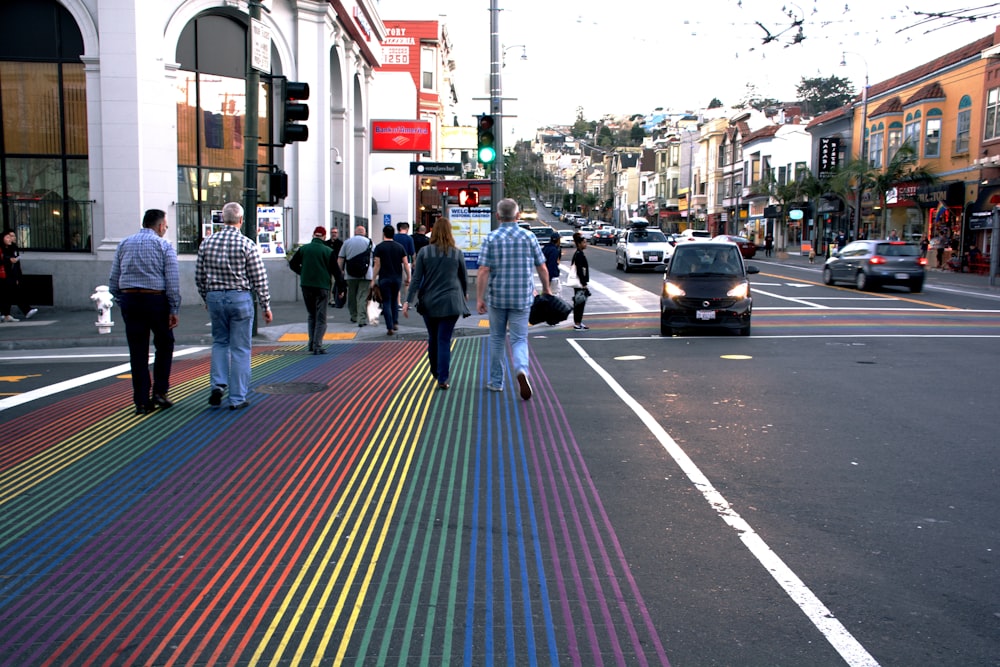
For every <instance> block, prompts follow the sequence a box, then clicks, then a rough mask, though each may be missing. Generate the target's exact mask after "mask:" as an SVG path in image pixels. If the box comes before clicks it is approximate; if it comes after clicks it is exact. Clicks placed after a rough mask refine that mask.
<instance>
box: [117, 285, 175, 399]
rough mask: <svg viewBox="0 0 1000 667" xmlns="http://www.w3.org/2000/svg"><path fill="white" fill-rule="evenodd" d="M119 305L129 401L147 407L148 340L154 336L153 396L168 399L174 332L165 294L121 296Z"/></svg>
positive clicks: (148, 397)
mask: <svg viewBox="0 0 1000 667" xmlns="http://www.w3.org/2000/svg"><path fill="white" fill-rule="evenodd" d="M118 305H119V306H120V307H121V309H122V319H124V320H125V338H126V340H128V356H129V364H130V365H131V367H132V400H133V401H134V402H135V404H136V405H149V403H150V382H149V336H150V334H152V335H153V348H154V349H155V350H156V356H155V357H154V358H153V383H152V390H153V393H154V394H162V395H164V396H166V395H167V390H168V389H170V364H171V363H172V361H173V357H174V332H173V329H171V328H170V304H169V303H167V295H166V294H123V295H122V298H121V299H120V300H119V303H118Z"/></svg>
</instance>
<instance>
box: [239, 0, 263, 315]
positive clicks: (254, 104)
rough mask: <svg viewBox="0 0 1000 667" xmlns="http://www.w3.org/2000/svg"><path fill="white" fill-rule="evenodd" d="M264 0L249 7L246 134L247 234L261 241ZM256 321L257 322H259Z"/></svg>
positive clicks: (245, 202) (245, 193) (245, 199)
mask: <svg viewBox="0 0 1000 667" xmlns="http://www.w3.org/2000/svg"><path fill="white" fill-rule="evenodd" d="M260 6H261V3H260V0H249V3H248V4H247V8H248V12H249V14H250V23H251V25H248V26H247V47H246V59H247V89H246V100H247V106H246V131H245V132H244V135H243V156H244V157H243V163H244V169H243V233H244V234H246V235H247V236H248V237H250V238H252V239H254V240H256V239H257V148H258V146H259V141H260V121H259V118H258V113H259V99H258V97H259V91H260V73H259V72H257V70H256V69H254V67H253V58H252V54H253V22H254V21H259V20H260ZM255 321H256V320H255Z"/></svg>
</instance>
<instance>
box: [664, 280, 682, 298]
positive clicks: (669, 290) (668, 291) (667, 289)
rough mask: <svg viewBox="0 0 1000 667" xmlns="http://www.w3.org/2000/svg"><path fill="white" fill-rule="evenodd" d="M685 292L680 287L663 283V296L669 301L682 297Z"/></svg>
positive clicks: (670, 283)
mask: <svg viewBox="0 0 1000 667" xmlns="http://www.w3.org/2000/svg"><path fill="white" fill-rule="evenodd" d="M684 294H685V292H684V290H682V289H681V287H680V285H677V284H676V283H672V282H665V283H663V295H664V296H665V297H667V298H669V299H677V298H679V297H682V296H684Z"/></svg>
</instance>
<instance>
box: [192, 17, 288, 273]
mask: <svg viewBox="0 0 1000 667" xmlns="http://www.w3.org/2000/svg"><path fill="white" fill-rule="evenodd" d="M246 32H247V29H246V25H245V24H243V23H242V22H239V21H235V20H233V19H231V18H229V17H227V16H217V15H211V14H208V15H201V16H199V17H198V18H196V19H194V20H192V21H191V22H190V23H188V25H187V26H186V27H185V28H184V30H183V31H182V32H181V36H180V39H179V40H178V42H177V50H176V53H175V58H176V61H177V62H178V63H180V69H179V70H178V72H177V78H176V80H175V88H174V94H175V102H176V105H177V205H176V224H175V226H176V229H177V252H178V253H187V254H193V253H196V252H198V246H199V244H200V243H201V239H202V236H203V232H204V231H205V230H206V228H209V229H210V227H209V225H210V224H211V222H212V212H213V211H217V210H219V209H221V208H222V206H223V205H224V204H225V203H226V202H229V201H241V200H242V199H243V190H244V183H243V181H244V160H245V155H244V150H243V132H244V119H245V118H246V108H245V105H244V102H243V101H244V100H245V99H246V79H245V76H246V56H245V52H246V49H245V44H246ZM271 62H272V63H277V62H279V61H278V57H277V55H276V53H275V51H274V49H273V47H272V51H271ZM261 78H262V79H263V78H264V77H261ZM269 92H270V90H269V86H268V85H267V84H266V83H265V82H264V81H261V85H260V88H259V90H258V96H259V98H258V99H259V107H258V114H259V118H260V125H259V129H260V131H259V134H260V147H259V149H258V152H257V162H258V164H262V165H263V164H272V163H274V162H275V160H274V159H273V157H272V155H273V154H272V152H271V149H270V147H269V146H268V144H269V143H271V137H270V127H271V122H270V118H269V116H268V109H269V108H270V104H269ZM257 190H258V192H260V193H269V190H268V178H267V174H265V173H264V172H260V173H259V174H258V178H257ZM261 199H262V200H263V199H264V197H261Z"/></svg>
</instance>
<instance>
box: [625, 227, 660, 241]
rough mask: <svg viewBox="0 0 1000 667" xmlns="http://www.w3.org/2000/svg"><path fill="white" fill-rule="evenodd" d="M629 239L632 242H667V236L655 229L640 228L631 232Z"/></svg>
mask: <svg viewBox="0 0 1000 667" xmlns="http://www.w3.org/2000/svg"><path fill="white" fill-rule="evenodd" d="M628 240H629V241H631V242H632V243H666V242H667V237H666V236H664V235H663V232H660V231H657V230H655V229H640V230H636V231H634V232H632V233H631V234H629V236H628Z"/></svg>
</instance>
